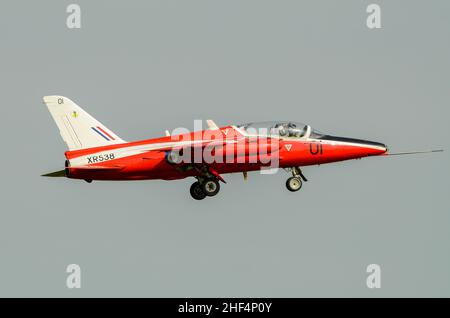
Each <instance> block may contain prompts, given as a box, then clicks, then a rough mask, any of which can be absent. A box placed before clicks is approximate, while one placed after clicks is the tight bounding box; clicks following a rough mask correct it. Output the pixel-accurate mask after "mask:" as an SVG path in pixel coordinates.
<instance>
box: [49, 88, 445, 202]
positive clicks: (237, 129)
mask: <svg viewBox="0 0 450 318" xmlns="http://www.w3.org/2000/svg"><path fill="white" fill-rule="evenodd" d="M44 103H45V104H46V105H47V107H48V109H49V111H50V113H51V115H52V116H53V119H54V120H55V122H56V124H57V126H58V128H59V131H60V133H61V136H62V138H63V139H64V141H65V142H66V144H67V146H68V148H69V150H68V151H66V152H65V157H66V161H65V169H64V170H61V171H57V172H52V173H48V174H44V175H43V176H47V177H67V178H71V179H81V180H85V181H87V182H88V183H90V182H92V181H93V180H111V181H113V180H114V181H117V180H148V179H163V180H176V179H183V178H186V177H194V178H196V179H197V180H196V181H195V182H194V183H193V184H192V186H191V188H190V193H191V196H192V197H193V198H194V199H196V200H202V199H204V198H206V197H212V196H215V195H216V194H217V193H218V192H219V190H220V182H223V183H225V180H224V178H223V176H222V175H224V174H227V173H236V172H239V173H243V175H244V179H247V173H248V172H249V171H256V170H262V171H273V170H274V169H277V168H283V169H285V170H287V171H288V172H290V173H292V176H291V177H290V178H288V179H287V181H286V187H287V189H288V190H289V191H292V192H295V191H298V190H300V188H301V187H302V183H303V182H305V181H307V179H306V177H305V176H304V175H303V173H302V170H301V167H304V166H309V165H318V164H325V163H331V162H337V161H343V160H349V159H359V158H363V157H370V156H387V155H398V154H411V153H424V152H436V151H442V150H431V151H416V152H407V153H395V154H390V153H388V149H387V147H386V145H385V144H383V143H379V142H374V141H368V140H361V139H354V138H345V137H337V136H333V135H328V134H324V133H321V132H319V131H316V130H314V129H312V128H311V126H309V125H305V124H301V123H297V122H292V121H279V122H261V123H249V124H243V125H230V126H225V127H218V126H217V125H216V124H215V123H214V122H213V121H212V120H208V121H207V123H208V129H206V130H200V131H194V132H189V131H187V130H186V131H185V132H182V133H175V134H173V133H172V134H170V133H169V132H168V131H166V136H164V137H160V138H153V139H147V140H141V141H134V142H126V141H124V140H123V139H121V138H120V137H119V136H117V135H116V134H115V133H114V132H112V131H111V130H110V129H108V128H107V127H106V126H105V125H103V124H102V123H100V122H99V121H97V120H96V119H94V118H93V117H92V116H91V115H89V114H88V113H87V112H85V111H84V110H83V109H82V108H81V107H79V106H77V105H76V104H75V103H74V102H73V101H71V100H70V99H69V98H67V97H63V96H45V97H44Z"/></svg>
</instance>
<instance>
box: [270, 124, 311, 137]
mask: <svg viewBox="0 0 450 318" xmlns="http://www.w3.org/2000/svg"><path fill="white" fill-rule="evenodd" d="M274 128H275V131H276V132H277V133H278V135H280V136H281V137H297V138H299V137H303V136H304V134H305V131H306V130H305V128H298V127H297V125H296V124H294V123H279V124H276V125H275V127H274Z"/></svg>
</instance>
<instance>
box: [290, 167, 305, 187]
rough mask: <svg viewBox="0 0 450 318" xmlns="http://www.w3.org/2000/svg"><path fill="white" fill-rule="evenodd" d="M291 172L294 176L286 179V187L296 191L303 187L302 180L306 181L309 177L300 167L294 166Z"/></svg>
mask: <svg viewBox="0 0 450 318" xmlns="http://www.w3.org/2000/svg"><path fill="white" fill-rule="evenodd" d="M291 172H292V177H290V178H288V179H287V180H286V188H287V189H288V190H289V191H291V192H296V191H298V190H300V189H301V188H302V185H303V182H302V180H303V181H305V182H306V181H308V179H306V177H305V176H304V175H303V173H302V171H301V169H300V168H299V167H292V168H291Z"/></svg>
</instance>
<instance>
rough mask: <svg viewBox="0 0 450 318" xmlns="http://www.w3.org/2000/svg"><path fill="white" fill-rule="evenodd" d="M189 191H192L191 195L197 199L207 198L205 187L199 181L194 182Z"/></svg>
mask: <svg viewBox="0 0 450 318" xmlns="http://www.w3.org/2000/svg"><path fill="white" fill-rule="evenodd" d="M189 191H190V192H191V196H192V197H193V198H194V199H195V200H203V199H204V198H206V194H205V192H203V187H202V185H201V184H200V183H199V182H198V181H197V182H194V183H193V184H192V185H191V188H190V190H189Z"/></svg>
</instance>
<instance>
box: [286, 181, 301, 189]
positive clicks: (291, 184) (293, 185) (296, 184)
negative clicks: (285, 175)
mask: <svg viewBox="0 0 450 318" xmlns="http://www.w3.org/2000/svg"><path fill="white" fill-rule="evenodd" d="M286 188H287V189H288V190H289V191H291V192H296V191H298V190H300V189H301V188H302V180H301V179H300V178H297V177H290V178H289V179H287V180H286Z"/></svg>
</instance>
